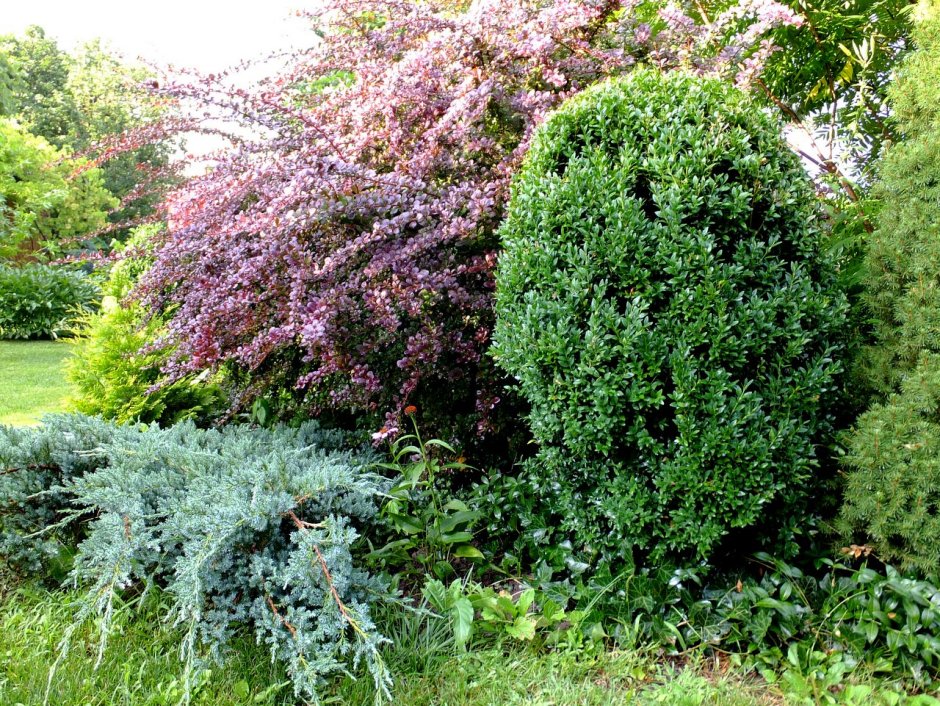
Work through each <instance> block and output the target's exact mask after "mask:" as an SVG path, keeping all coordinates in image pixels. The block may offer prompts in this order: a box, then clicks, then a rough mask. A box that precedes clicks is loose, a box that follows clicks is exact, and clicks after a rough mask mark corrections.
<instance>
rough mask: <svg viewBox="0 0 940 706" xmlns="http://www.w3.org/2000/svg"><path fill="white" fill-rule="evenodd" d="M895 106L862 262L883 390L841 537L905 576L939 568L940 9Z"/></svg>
mask: <svg viewBox="0 0 940 706" xmlns="http://www.w3.org/2000/svg"><path fill="white" fill-rule="evenodd" d="M923 7H924V9H925V10H927V15H926V17H925V18H924V19H923V21H921V22H920V23H919V24H918V25H917V26H916V28H915V31H914V34H913V39H914V42H915V44H916V46H917V50H916V51H915V52H913V53H912V54H911V55H910V56H909V57H908V58H907V60H906V61H905V63H904V65H903V66H902V67H901V70H900V73H899V76H898V78H897V81H896V83H895V84H894V86H892V90H891V93H890V98H891V100H892V106H893V108H894V111H895V117H896V119H897V121H898V127H899V132H900V133H901V135H902V136H903V138H904V139H903V140H902V141H901V142H899V143H897V144H896V145H894V146H892V147H891V148H890V149H889V150H888V152H887V153H886V156H885V159H884V161H883V163H882V164H881V165H880V166H879V182H878V184H877V185H876V187H875V189H874V192H875V194H876V196H877V197H878V198H879V199H881V201H882V203H883V207H882V212H881V215H880V218H879V223H878V227H877V228H876V230H875V232H874V233H873V234H872V236H871V243H870V249H869V254H868V259H867V261H866V270H865V285H866V301H867V303H868V304H869V307H870V310H871V313H872V319H873V321H874V326H875V332H876V335H877V343H878V345H876V346H874V347H873V348H872V349H871V350H870V351H869V355H868V357H867V358H868V364H869V365H868V372H869V374H870V376H871V378H872V379H873V380H874V381H875V382H876V383H877V385H878V387H879V388H880V389H881V391H882V392H883V393H884V395H883V397H882V399H881V400H880V401H879V403H878V404H876V405H874V406H873V407H872V408H871V409H870V410H869V411H868V412H866V413H865V414H864V415H862V416H861V417H860V418H859V420H858V422H857V424H856V429H855V431H854V433H853V434H852V435H851V437H850V439H849V444H848V445H849V453H848V455H847V456H846V461H847V467H848V473H847V476H846V477H847V484H846V490H845V505H844V507H843V512H842V522H843V530H844V532H845V534H846V535H847V536H849V537H853V538H855V539H858V540H859V541H861V540H862V539H865V540H869V541H871V542H873V543H874V545H875V547H876V550H877V552H878V555H879V557H881V558H883V559H885V560H890V561H896V562H898V563H899V564H901V565H902V566H904V567H906V568H915V567H916V568H919V569H921V570H924V571H929V572H935V571H936V570H937V567H938V566H940V3H938V2H933V3H925V4H924V5H923Z"/></svg>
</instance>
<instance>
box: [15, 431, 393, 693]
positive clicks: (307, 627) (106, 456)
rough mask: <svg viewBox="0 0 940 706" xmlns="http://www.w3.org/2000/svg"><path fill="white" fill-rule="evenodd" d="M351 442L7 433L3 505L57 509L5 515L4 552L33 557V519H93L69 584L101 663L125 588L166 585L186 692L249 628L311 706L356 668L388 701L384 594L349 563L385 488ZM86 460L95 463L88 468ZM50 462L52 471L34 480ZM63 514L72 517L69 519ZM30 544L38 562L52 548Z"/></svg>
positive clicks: (278, 434) (228, 435) (222, 434)
mask: <svg viewBox="0 0 940 706" xmlns="http://www.w3.org/2000/svg"><path fill="white" fill-rule="evenodd" d="M71 426H74V428H76V429H77V430H79V431H78V433H74V432H69V431H67V429H68V428H70V427H71ZM341 442H342V437H341V436H339V435H337V434H334V433H327V432H324V431H321V430H320V429H319V428H318V427H317V426H316V425H315V424H307V425H304V426H302V427H300V428H299V429H288V428H276V429H273V430H265V429H253V428H247V427H237V426H233V427H227V428H225V429H224V430H222V431H214V430H213V431H205V430H199V429H197V428H196V427H195V426H194V425H193V424H192V423H190V422H186V423H182V424H178V425H176V426H173V427H169V428H167V429H160V428H159V427H156V426H151V427H143V426H140V427H114V426H109V425H107V424H105V423H103V422H100V421H97V420H94V419H89V418H86V417H81V416H74V417H58V418H53V419H51V420H50V421H49V422H48V423H47V426H46V427H42V428H39V429H37V430H22V431H13V430H8V429H7V430H4V431H3V436H2V437H0V443H2V447H0V458H2V459H4V462H5V464H8V465H9V468H8V469H7V470H8V472H7V473H6V474H5V475H4V476H3V483H4V484H5V487H4V488H3V490H4V491H5V492H4V495H5V496H6V494H7V489H8V488H10V487H12V488H13V489H14V490H16V492H17V493H18V494H17V495H14V496H13V499H14V500H15V501H16V502H18V503H19V502H21V499H22V498H23V497H24V496H26V495H33V496H34V495H35V493H36V492H38V491H42V490H46V491H47V494H46V495H43V496H41V497H43V498H47V499H48V503H49V506H45V507H44V506H42V504H41V503H40V509H31V510H30V513H31V514H30V515H29V516H28V518H27V517H25V516H23V517H21V516H20V515H17V514H16V512H14V513H13V514H12V515H7V516H5V517H4V520H3V524H2V525H0V530H2V532H3V534H2V536H0V542H2V544H0V546H2V547H3V548H4V550H5V551H6V547H7V546H12V547H13V548H14V550H15V551H16V552H17V553H16V555H15V556H14V558H19V557H23V556H24V555H25V554H27V553H28V550H29V549H30V547H29V546H27V545H25V544H24V543H23V539H24V538H23V534H22V532H21V528H22V527H24V526H26V524H27V522H28V524H29V527H30V529H32V528H33V527H35V526H37V525H39V524H41V523H43V522H49V521H52V520H56V519H58V520H59V523H60V525H63V524H65V525H67V524H68V522H69V521H71V522H72V523H73V525H75V524H81V532H82V534H83V535H84V539H83V540H82V541H81V544H80V545H79V547H78V553H77V556H76V558H75V566H74V569H73V570H72V575H71V576H72V580H73V581H74V582H75V583H76V584H77V585H78V586H80V587H84V588H87V593H86V594H85V595H86V597H85V600H84V601H83V602H82V604H81V607H80V608H79V610H78V614H77V622H76V624H80V623H81V622H82V621H84V620H86V619H89V618H93V617H94V618H96V619H97V620H98V621H99V624H100V626H101V638H100V639H101V641H100V645H99V648H100V652H101V653H103V651H104V649H105V648H106V644H107V637H108V634H109V632H110V629H111V624H112V617H113V614H114V611H115V610H116V607H117V606H118V605H119V604H120V602H121V598H122V595H123V593H124V592H125V591H127V590H128V589H132V588H141V587H143V588H145V587H146V586H148V585H150V584H151V583H153V582H156V583H158V584H159V585H162V586H164V587H165V589H166V591H167V594H168V595H169V596H170V597H171V601H170V605H169V614H168V617H169V618H170V619H171V620H172V621H174V622H175V623H176V624H178V625H180V626H182V629H183V641H182V645H181V655H182V657H183V659H184V661H185V665H186V674H187V677H188V682H189V681H191V680H192V678H193V677H194V675H195V674H196V673H197V672H198V671H199V670H200V669H201V668H202V666H203V665H204V663H205V662H206V660H207V659H209V658H214V659H224V657H225V650H226V647H227V645H228V644H229V641H230V639H231V638H232V637H233V635H234V634H235V633H236V631H238V630H240V629H244V628H245V627H249V628H250V629H251V630H253V631H254V633H255V635H256V637H257V639H258V641H259V642H263V643H265V644H267V645H268V646H269V647H270V651H271V656H272V658H273V659H278V660H283V661H284V662H286V663H287V665H288V669H289V672H290V674H291V676H292V678H293V680H294V685H295V688H296V691H297V693H298V695H302V696H303V697H304V698H307V699H310V700H312V701H314V702H316V701H317V690H318V687H319V686H320V685H321V683H322V681H323V679H324V678H326V677H327V676H329V675H331V674H334V673H337V672H347V671H353V670H355V669H356V668H358V667H360V665H365V667H366V668H367V670H368V672H369V673H370V674H371V676H372V678H373V680H374V682H375V686H376V690H377V693H379V694H383V693H387V692H388V686H389V677H388V673H387V670H386V669H385V666H384V664H383V663H382V660H381V657H380V655H379V652H378V648H379V646H380V645H381V643H382V642H384V638H382V637H381V636H380V635H379V634H378V632H377V630H376V627H375V625H374V624H373V622H372V619H371V617H370V609H369V606H370V603H371V602H373V601H374V600H376V599H377V598H379V597H382V596H384V595H387V587H386V586H385V585H384V584H383V583H382V582H381V581H379V580H378V579H376V578H374V577H372V576H370V575H368V574H367V573H366V572H365V571H363V570H362V569H361V568H359V567H358V565H357V563H356V560H355V557H354V554H353V545H354V544H355V542H356V539H357V538H358V536H359V532H360V531H361V530H362V529H363V528H364V527H365V528H367V527H368V525H369V522H370V521H372V519H373V517H374V516H375V514H376V511H377V505H376V501H377V498H378V496H379V495H380V494H382V493H383V492H384V490H385V489H387V483H386V482H385V481H384V480H383V479H381V478H379V477H376V476H374V475H371V474H370V473H368V472H366V471H365V470H364V469H365V464H366V463H367V462H368V461H369V459H364V458H361V457H359V456H357V455H354V454H352V453H350V452H347V451H342V450H340V446H341ZM75 458H81V459H85V462H86V465H85V467H83V468H82V469H80V470H81V471H83V472H81V473H79V472H76V468H75V463H74V459H75ZM46 466H50V467H52V470H51V473H50V474H49V475H38V474H39V473H40V467H42V472H45V467H46ZM63 469H64V470H63ZM69 471H70V472H69ZM8 479H15V480H8ZM17 483H19V484H20V485H16V484H17ZM11 484H12V485H11ZM50 491H51V492H50ZM65 505H67V506H68V507H69V512H68V513H66V514H65V517H62V514H61V513H60V512H59V511H57V508H59V507H63V506H65ZM16 507H17V506H14V510H15V509H16ZM11 517H12V518H13V520H12V521H11V520H10V518H11ZM11 537H12V540H11V539H10V538H11ZM34 541H35V542H36V543H35V545H34V546H32V548H31V549H32V551H33V553H34V556H33V557H32V558H33V561H34V563H35V562H38V561H40V560H41V559H42V557H43V556H44V555H46V554H48V550H47V549H46V547H45V546H44V545H43V542H42V541H41V540H34ZM17 542H19V543H17ZM69 637H70V633H69V634H66V636H65V637H64V639H63V647H62V649H63V650H67V649H68V644H69Z"/></svg>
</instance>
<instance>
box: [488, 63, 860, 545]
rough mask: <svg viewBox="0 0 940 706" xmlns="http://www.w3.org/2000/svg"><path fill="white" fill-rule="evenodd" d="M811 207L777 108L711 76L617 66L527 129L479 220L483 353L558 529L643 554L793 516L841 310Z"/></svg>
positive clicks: (830, 386) (824, 423) (826, 392)
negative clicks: (498, 247)
mask: <svg viewBox="0 0 940 706" xmlns="http://www.w3.org/2000/svg"><path fill="white" fill-rule="evenodd" d="M817 219H818V213H817V211H816V206H815V199H814V195H813V193H812V191H811V187H810V184H809V181H808V178H807V175H806V174H805V172H804V171H803V169H802V167H801V165H800V163H799V161H798V159H797V158H796V157H795V156H794V155H793V154H792V153H791V152H790V150H789V149H788V148H787V146H786V144H785V143H784V141H783V139H782V137H781V135H780V129H779V125H778V124H777V123H776V122H774V121H773V120H772V119H770V118H769V117H767V116H766V115H764V114H763V113H762V112H761V111H760V110H759V108H757V107H756V106H755V105H754V104H753V103H750V102H749V101H748V100H747V98H746V97H745V96H744V95H743V94H741V93H739V92H738V91H737V90H736V89H733V88H731V87H729V86H726V85H725V84H723V83H721V82H719V81H717V80H704V79H700V78H696V77H691V76H687V75H684V74H679V73H673V74H669V75H663V74H660V73H656V72H652V71H647V70H638V71H636V72H634V73H633V74H631V75H630V76H629V77H628V78H625V79H621V80H618V81H612V82H606V83H603V84H600V85H598V86H596V87H594V88H593V89H591V90H588V91H586V92H584V93H583V94H581V95H579V96H577V97H576V98H574V99H572V100H571V101H569V102H568V103H566V104H564V105H563V106H562V107H561V108H560V109H559V110H558V111H556V112H555V113H554V114H553V115H552V116H551V117H550V118H549V119H548V120H547V121H546V123H545V124H544V125H543V126H542V127H541V129H540V130H539V132H538V134H537V136H536V138H535V140H534V143H533V145H532V147H531V149H530V152H529V154H528V156H527V158H526V162H525V164H524V166H523V168H522V170H521V171H520V173H519V174H518V175H517V177H516V179H515V182H514V186H513V191H512V199H511V203H510V206H509V212H508V216H507V218H506V220H505V222H504V224H503V226H502V228H501V231H500V235H501V238H502V243H503V247H504V252H503V253H502V255H501V258H500V261H499V266H498V272H497V293H496V315H497V322H496V328H495V332H494V347H493V351H494V355H495V356H496V359H497V361H498V362H499V364H500V365H501V366H502V367H503V368H504V369H505V370H506V371H507V372H508V373H510V374H511V375H512V376H514V377H515V379H516V380H517V381H518V389H519V391H520V392H521V393H522V395H523V396H524V397H525V398H526V399H527V400H528V402H529V403H530V405H531V413H530V416H529V422H530V425H531V429H532V433H533V435H534V438H535V441H536V443H537V444H538V446H539V452H538V454H537V455H536V456H535V457H534V458H533V459H531V460H529V461H528V462H527V464H526V469H525V471H524V472H525V473H526V474H527V475H528V477H529V478H530V480H531V481H532V487H533V488H534V492H536V493H538V494H539V496H540V498H541V499H542V500H543V501H544V507H545V508H546V512H549V513H551V514H553V515H554V516H555V520H556V522H557V525H556V526H557V527H558V530H559V531H560V533H561V534H562V535H563V536H564V537H566V538H569V539H572V540H575V542H576V544H577V546H578V547H580V548H582V549H583V548H588V549H590V550H592V551H594V552H596V553H597V554H598V555H599V556H600V558H603V559H607V560H614V561H617V560H630V559H631V558H633V559H639V560H643V559H645V560H647V561H650V562H654V561H660V560H665V559H685V560H688V559H692V558H694V559H702V558H705V557H707V556H708V555H709V554H710V553H711V552H713V551H714V550H715V548H716V546H717V545H718V544H719V542H720V541H721V540H722V539H723V538H725V537H726V536H727V535H728V534H729V532H731V531H732V530H733V529H735V528H752V527H755V526H760V529H761V532H756V531H751V530H750V529H749V530H748V531H747V533H746V534H747V535H749V536H755V537H756V536H767V537H773V538H774V540H775V541H776V540H779V539H781V538H783V539H784V540H786V539H787V537H782V535H785V534H787V532H783V531H782V526H783V525H787V526H788V527H790V528H791V530H792V528H793V527H794V526H795V525H798V524H799V520H800V517H799V516H797V515H794V513H796V512H797V511H798V510H797V508H800V507H801V506H802V505H803V504H804V502H805V500H806V496H807V493H808V491H810V490H811V489H812V488H813V487H814V481H815V479H816V477H817V476H818V475H819V472H818V465H819V464H818V461H817V453H816V447H817V445H818V444H820V443H821V442H824V441H825V439H826V436H827V435H828V434H829V432H830V431H831V424H830V419H829V415H828V412H827V408H828V407H829V406H830V405H831V399H830V398H831V397H832V395H833V394H834V392H835V389H836V387H837V382H838V376H839V373H840V372H841V368H842V366H841V363H840V357H841V356H842V352H843V345H842V343H841V342H840V337H841V335H842V333H843V327H844V325H845V318H846V309H847V304H846V300H845V297H844V295H843V294H842V293H841V292H840V291H839V290H838V289H837V288H836V285H835V278H834V272H833V269H832V267H831V266H830V263H829V262H828V261H827V259H826V258H825V257H824V256H823V254H822V252H821V251H820V237H819V232H818V230H817ZM785 520H786V521H785ZM768 530H769V531H768ZM791 530H788V532H789V531H791ZM764 531H768V532H767V533H766V535H765V534H762V533H763V532H764ZM785 545H786V542H784V543H783V544H781V545H778V547H776V549H777V550H779V547H780V546H785Z"/></svg>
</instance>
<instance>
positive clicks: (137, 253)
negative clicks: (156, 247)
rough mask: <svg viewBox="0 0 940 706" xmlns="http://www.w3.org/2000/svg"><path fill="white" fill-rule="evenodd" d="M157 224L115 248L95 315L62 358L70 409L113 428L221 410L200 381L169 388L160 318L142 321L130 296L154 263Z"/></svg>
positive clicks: (215, 391)
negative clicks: (69, 386) (98, 418)
mask: <svg viewBox="0 0 940 706" xmlns="http://www.w3.org/2000/svg"><path fill="white" fill-rule="evenodd" d="M159 230H160V227H159V226H155V225H154V226H141V227H139V228H138V229H136V231H135V233H134V234H133V235H132V236H131V237H130V239H129V240H128V241H127V244H126V247H125V246H119V247H118V248H117V249H118V251H119V252H120V254H121V259H120V260H118V261H116V262H114V263H113V264H112V265H111V267H110V271H109V274H108V279H107V281H106V282H105V284H104V286H103V288H102V294H103V295H104V298H103V300H102V306H101V310H100V311H98V312H94V313H90V314H87V315H86V316H85V317H84V318H83V319H82V320H81V321H80V322H79V324H78V325H77V327H76V328H77V333H78V336H79V337H78V340H77V342H76V345H75V348H74V351H73V355H72V357H71V358H70V359H69V360H68V365H67V372H68V379H69V381H70V382H71V383H72V384H73V385H74V387H75V397H74V399H73V400H72V405H73V407H74V409H75V410H77V411H79V412H82V413H84V414H94V415H100V416H102V417H104V418H105V419H110V420H113V421H116V422H135V421H140V422H159V423H160V424H162V425H167V424H173V423H175V422H178V421H181V420H183V419H195V420H197V421H198V422H201V423H205V422H207V421H208V420H210V419H212V418H213V417H217V416H219V415H220V414H221V413H222V412H223V411H224V409H225V405H224V401H223V395H222V393H221V391H220V389H219V387H218V386H217V385H215V384H212V383H210V382H207V381H206V380H205V379H204V378H205V377H206V376H204V375H203V376H202V377H200V378H198V379H197V377H196V376H194V375H189V376H186V377H183V378H181V379H178V380H174V381H173V382H167V381H166V379H165V376H164V375H163V373H162V372H161V366H162V364H163V363H164V361H165V360H166V358H167V356H168V352H167V351H166V349H165V348H164V347H162V346H161V345H160V343H159V341H160V337H161V335H162V334H163V332H164V330H165V324H164V321H163V318H162V317H160V316H147V315H146V312H145V310H144V308H143V307H142V306H141V305H140V304H139V303H138V302H134V301H130V300H128V295H129V294H130V292H131V289H132V288H133V286H134V285H135V284H136V283H137V280H138V278H139V277H140V275H141V274H142V273H144V272H146V270H147V268H148V267H149V266H150V264H151V262H152V257H151V254H150V249H151V247H150V242H151V239H152V238H153V236H154V235H155V234H156V233H157V232H158V231H159Z"/></svg>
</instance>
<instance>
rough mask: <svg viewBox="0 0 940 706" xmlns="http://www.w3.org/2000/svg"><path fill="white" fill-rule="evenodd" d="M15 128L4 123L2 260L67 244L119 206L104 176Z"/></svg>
mask: <svg viewBox="0 0 940 706" xmlns="http://www.w3.org/2000/svg"><path fill="white" fill-rule="evenodd" d="M67 156H68V155H67V154H65V153H63V152H61V151H59V150H57V149H55V148H54V147H52V145H50V144H49V143H48V142H46V141H45V140H44V139H42V138H41V137H36V136H35V135H31V134H30V133H28V132H26V131H25V130H23V129H22V128H20V127H19V125H17V124H16V123H15V122H12V121H10V120H6V119H0V258H4V257H10V256H13V255H16V254H17V252H19V251H20V250H21V249H22V248H23V247H24V246H26V245H28V246H29V248H30V249H33V250H35V249H36V248H37V247H39V246H40V245H47V244H51V243H53V242H54V241H57V240H63V239H69V238H73V237H76V236H80V235H82V234H84V233H88V232H90V231H94V230H95V229H96V228H99V227H101V226H103V225H104V224H105V222H106V216H107V211H108V210H109V209H111V208H113V207H114V206H116V205H117V201H116V200H115V199H114V197H112V196H111V194H110V193H109V192H108V191H107V189H105V188H104V183H103V181H102V176H101V171H100V170H98V169H89V170H86V171H84V172H83V173H81V174H80V175H78V174H76V173H75V172H76V168H77V167H79V163H78V162H77V161H75V160H69V159H66V157H67Z"/></svg>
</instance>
